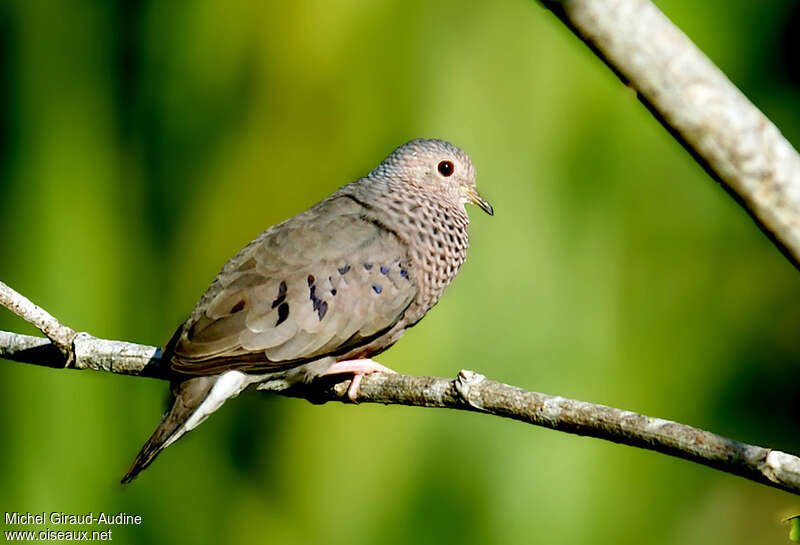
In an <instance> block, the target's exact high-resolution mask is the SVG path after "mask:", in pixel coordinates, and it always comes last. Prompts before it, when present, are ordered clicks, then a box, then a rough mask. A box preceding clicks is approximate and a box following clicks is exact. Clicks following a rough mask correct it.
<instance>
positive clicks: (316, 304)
mask: <svg viewBox="0 0 800 545" xmlns="http://www.w3.org/2000/svg"><path fill="white" fill-rule="evenodd" d="M308 298H309V299H311V302H312V304H313V307H314V310H317V309H319V305H320V303H322V301H321V300H320V298H319V297H317V286H311V289H310V290H309V295H308Z"/></svg>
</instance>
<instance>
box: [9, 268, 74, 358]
mask: <svg viewBox="0 0 800 545" xmlns="http://www.w3.org/2000/svg"><path fill="white" fill-rule="evenodd" d="M0 305H3V306H4V307H6V308H7V309H8V310H10V311H11V312H13V313H14V314H16V315H17V316H19V317H20V318H22V319H23V320H25V321H26V322H29V323H31V324H32V325H33V326H34V327H36V329H38V330H39V331H41V332H42V333H44V334H45V335H47V337H48V338H49V339H50V340H51V341H53V344H54V345H55V346H56V347H57V348H58V349H59V350H60V351H61V353H62V354H64V356H67V361H69V354H70V352H71V351H72V341H73V339H74V338H75V335H76V333H75V331H73V330H72V329H70V328H68V327H67V326H65V325H61V324H60V323H59V322H58V320H56V319H55V318H53V316H51V315H50V313H48V312H47V311H46V310H44V309H43V308H41V307H38V306H36V305H34V304H33V302H31V301H30V299H28V298H27V297H24V296H23V295H20V294H19V293H17V292H16V291H14V290H12V289H11V288H10V287H8V286H7V285H6V284H4V283H3V282H0Z"/></svg>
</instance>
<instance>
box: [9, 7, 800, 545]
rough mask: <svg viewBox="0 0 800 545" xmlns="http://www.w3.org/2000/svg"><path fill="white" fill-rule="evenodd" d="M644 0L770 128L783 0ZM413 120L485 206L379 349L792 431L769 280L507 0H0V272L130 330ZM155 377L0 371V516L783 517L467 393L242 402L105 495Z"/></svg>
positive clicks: (728, 213) (361, 540)
mask: <svg viewBox="0 0 800 545" xmlns="http://www.w3.org/2000/svg"><path fill="white" fill-rule="evenodd" d="M658 5H659V6H660V7H661V8H662V9H663V10H664V11H665V12H666V13H667V14H668V15H669V16H670V17H671V18H672V19H673V20H674V21H675V22H676V23H677V24H678V25H679V26H681V27H682V28H683V29H684V31H685V32H687V34H689V36H690V37H692V38H693V39H694V40H695V41H696V43H697V44H698V45H699V46H700V47H701V48H702V49H703V50H704V51H705V52H706V53H707V54H708V55H709V56H710V57H711V58H712V59H713V60H714V61H715V62H716V63H717V64H718V65H719V66H720V67H721V68H722V69H723V70H724V71H725V72H726V73H727V74H728V76H729V77H730V78H731V79H732V80H733V81H734V82H735V83H736V84H737V85H739V86H740V87H741V88H742V90H743V91H744V92H745V93H746V94H747V95H748V96H749V97H750V98H751V99H752V100H753V101H754V102H755V103H756V104H757V105H758V106H759V107H760V108H761V109H762V110H763V111H764V112H765V113H766V114H767V115H768V116H769V117H770V118H771V119H772V120H773V121H774V122H775V123H776V124H777V125H778V126H779V128H780V129H781V130H782V131H783V133H784V134H785V135H786V136H787V137H788V138H789V139H790V140H791V141H793V142H794V143H795V144H800V115H798V112H800V69H799V68H798V64H797V63H798V60H797V54H798V52H800V41H798V35H800V32H798V22H799V21H800V18H799V17H798V3H797V2H796V1H793V0H782V1H777V0H775V1H768V2H750V1H746V0H741V1H734V2H731V1H730V0H727V1H726V0H708V1H706V2H692V1H690V0H671V1H661V2H658ZM418 136H426V137H438V138H445V139H448V140H451V141H452V142H454V143H455V144H456V145H458V146H461V147H463V148H464V149H465V150H467V151H468V152H469V153H470V154H471V156H472V159H473V162H474V163H475V165H476V168H477V171H478V187H479V188H480V189H481V191H482V192H483V194H484V195H485V196H486V197H487V198H488V199H489V200H490V202H491V203H492V204H493V205H494V207H495V210H496V215H495V216H494V217H493V218H489V217H488V216H485V215H484V214H482V213H481V212H480V211H479V210H477V209H475V208H472V209H471V210H470V214H471V216H472V218H473V220H474V221H473V224H472V248H471V249H470V256H469V259H468V261H467V264H466V265H465V266H464V267H463V269H462V271H461V273H460V275H459V277H458V278H457V279H456V281H455V283H454V284H453V286H452V287H451V288H449V289H448V291H447V293H446V294H445V296H444V298H443V301H442V302H441V304H440V305H439V306H437V307H436V308H435V309H434V310H433V311H432V312H431V313H430V314H429V315H428V317H426V319H425V320H424V321H423V322H422V323H421V324H420V326H419V327H416V328H414V329H413V330H411V331H410V332H409V333H408V334H407V335H406V336H405V338H404V339H403V340H402V341H401V342H400V343H398V345H397V346H396V347H394V348H393V349H392V350H390V351H389V352H387V353H386V354H384V355H383V356H381V358H380V359H381V361H382V362H383V363H385V364H386V365H388V366H390V367H393V368H395V369H397V370H398V371H401V372H405V373H410V374H432V375H440V376H448V377H450V376H454V375H455V374H456V373H457V372H458V370H459V369H462V368H467V369H473V370H477V371H480V372H482V373H484V374H487V375H489V376H490V377H492V378H495V379H497V380H501V381H504V382H508V383H511V384H516V385H519V386H522V387H524V388H527V389H533V390H537V391H542V392H547V393H552V394H559V395H564V396H569V397H575V398H580V399H585V400H587V401H593V402H598V403H605V404H609V405H613V406H617V407H622V408H627V409H631V410H635V411H639V412H643V413H646V414H650V415H654V416H660V417H664V418H670V419H675V420H679V421H681V422H685V423H688V424H692V425H695V426H699V427H702V428H706V429H710V430H714V431H716V432H718V433H721V434H724V435H727V436H730V437H733V438H736V439H739V440H742V441H747V442H753V443H756V444H761V445H766V446H770V447H774V448H779V449H784V450H788V451H791V452H795V453H797V452H800V437H799V436H798V433H797V430H798V429H800V402H799V401H798V397H797V393H796V390H797V388H796V384H797V378H796V377H797V372H798V361H800V342H798V337H800V335H799V332H800V327H799V324H800V306H799V305H798V303H797V302H798V298H800V283H798V275H797V271H796V270H795V269H793V268H792V266H791V265H790V264H789V263H788V262H787V261H786V259H785V258H784V257H783V256H782V255H781V254H780V253H779V252H778V250H777V249H776V248H775V247H774V246H773V245H772V244H771V243H770V242H769V241H768V240H767V239H766V237H765V236H764V235H763V234H762V233H761V232H760V231H759V230H758V229H757V228H756V227H755V225H754V224H753V222H752V221H751V219H750V218H749V217H748V216H747V214H746V213H745V212H744V211H743V210H742V209H741V208H740V207H739V206H738V205H737V204H736V203H735V202H734V201H733V199H731V198H730V197H729V196H728V195H727V194H726V193H725V192H724V191H723V190H722V189H721V188H720V187H719V186H718V185H717V184H716V183H715V182H713V181H712V180H711V179H710V178H709V177H708V176H707V175H706V174H705V173H704V172H703V171H702V169H701V168H700V167H699V166H698V165H697V164H696V163H695V162H694V161H693V160H692V158H691V157H690V156H689V155H688V154H687V153H686V152H685V151H684V150H683V149H682V148H681V147H680V146H679V145H678V144H677V143H676V142H675V141H674V140H673V139H672V138H671V137H670V136H669V135H668V134H667V133H666V131H664V130H663V129H662V128H661V126H660V125H658V124H657V123H656V122H655V121H654V119H653V118H652V117H651V116H650V114H649V113H647V112H646V111H645V109H644V108H643V107H642V106H641V105H640V104H639V103H638V102H637V101H636V99H635V96H634V94H633V93H632V92H631V91H630V90H629V89H627V88H626V87H624V86H623V85H621V84H620V83H619V81H618V80H617V79H616V78H615V77H614V76H613V74H612V73H611V72H610V71H609V70H608V69H607V68H606V67H605V66H604V65H603V64H602V63H601V62H600V61H598V60H597V59H596V58H595V57H594V56H593V55H592V53H590V52H589V50H588V49H587V48H586V47H585V46H584V45H583V44H582V43H581V42H580V41H579V40H578V39H576V38H575V37H574V36H572V35H571V34H570V33H569V32H568V31H567V30H566V29H565V28H564V27H563V25H562V24H561V23H560V22H558V21H557V20H556V19H555V17H553V16H552V15H551V14H550V13H549V12H547V11H545V10H544V9H542V8H541V7H540V6H539V5H538V4H537V3H536V2H534V1H532V0H503V1H501V2H481V3H478V2H466V3H465V2H459V1H456V0H443V1H438V2H430V1H425V0H411V1H409V0H404V1H399V0H393V1H386V2H366V1H357V0H324V1H323V0H315V1H299V2H288V1H287V2H277V1H274V2H237V1H227V2H223V1H219V0H198V1H180V2H178V1H175V2H158V1H149V2H147V1H145V2H131V1H123V0H117V1H108V2H94V1H89V0H86V1H78V0H76V1H50V2H35V1H34V2H28V1H23V0H16V1H15V0H4V1H3V2H2V3H0V203H1V208H0V209H1V210H2V215H0V237H1V238H2V248H3V252H2V257H1V258H0V279H1V280H2V281H4V282H6V283H8V284H10V285H11V286H12V287H14V288H16V289H17V290H19V291H21V292H22V293H24V294H25V295H27V296H29V297H30V298H32V299H33V300H34V301H35V302H37V303H39V304H41V305H42V306H43V307H45V308H46V309H48V310H49V311H50V312H52V313H53V314H54V315H55V316H56V317H58V318H60V319H61V320H63V321H64V322H65V323H66V324H68V325H70V326H71V327H73V328H75V329H78V330H85V331H89V332H91V333H92V334H94V335H97V336H100V337H107V338H114V339H124V340H130V341H135V342H142V343H148V344H162V343H164V342H166V340H167V339H168V338H169V336H170V335H171V333H172V332H173V330H174V328H175V327H176V326H177V324H178V323H180V322H181V321H182V320H183V319H184V318H185V317H186V316H187V314H188V312H189V311H190V310H191V308H192V306H193V305H194V303H195V301H196V299H197V298H198V297H199V296H200V294H201V293H202V292H203V290H204V289H205V288H206V287H207V285H208V283H209V282H210V281H211V279H212V278H213V277H214V275H215V274H216V272H217V271H218V269H219V267H220V266H221V265H222V264H223V263H224V262H225V261H226V260H227V259H228V258H229V257H230V256H231V255H233V254H234V253H235V252H236V251H237V250H238V249H239V248H240V247H241V246H243V245H244V244H245V243H246V242H248V241H249V240H250V239H252V238H253V237H254V236H255V235H256V234H257V233H258V232H260V231H261V230H263V229H264V228H266V227H268V226H269V225H272V224H274V223H276V222H278V221H280V220H282V219H284V218H286V217H288V216H290V215H292V214H295V213H297V212H299V211H301V210H303V209H305V208H306V207H308V206H310V205H312V204H313V203H315V202H316V201H318V200H319V199H321V198H323V197H324V196H326V195H327V194H329V193H330V192H331V191H333V190H334V189H336V188H337V187H339V186H340V185H342V184H344V183H345V182H348V181H352V180H354V179H356V178H357V177H359V176H361V175H364V174H366V173H367V172H368V171H369V170H370V169H371V168H373V167H374V166H375V165H376V164H377V163H378V162H379V161H380V160H381V159H382V158H383V157H384V156H385V155H386V154H387V153H389V152H390V151H391V150H392V149H393V148H394V147H395V146H397V145H399V144H401V143H403V142H405V141H407V140H409V139H411V138H414V137H418ZM0 329H6V330H12V331H19V332H25V333H35V331H34V330H33V329H32V328H31V327H29V326H27V324H24V323H22V322H21V320H19V319H17V318H15V317H14V316H12V315H11V314H10V313H8V312H0ZM165 397H166V385H165V384H164V383H162V382H159V381H154V380H149V379H135V378H126V377H120V376H114V375H111V374H103V373H90V372H72V371H69V372H57V371H54V370H52V369H47V368H38V367H35V366H31V365H22V364H17V363H11V362H0V423H2V424H1V425H2V435H3V439H2V448H1V449H0V506H1V507H2V510H3V511H23V512H24V511H64V512H67V513H85V512H88V511H93V512H95V513H98V512H100V511H104V512H109V513H116V512H119V511H125V512H128V513H132V514H140V515H141V516H142V518H143V523H142V524H141V526H138V527H121V528H115V529H114V534H113V539H114V541H115V542H117V543H183V542H191V543H201V544H202V543H221V542H225V543H235V544H238V543H254V542H263V543H280V544H281V545H285V544H306V543H331V544H348V545H357V544H373V543H390V544H395V543H396V544H401V543H420V544H436V545H441V544H445V543H459V544H479V543H523V542H535V543H578V542H591V543H600V544H602V543H615V544H627V543H630V544H634V543H635V544H638V543H641V542H643V541H647V542H648V543H655V544H661V543H664V544H666V543H681V544H695V543H697V544H700V543H723V542H724V543H728V544H735V543H742V544H745V543H746V544H759V543H765V544H766V543H782V542H786V541H788V539H787V535H788V526H785V525H783V524H782V523H781V518H782V517H784V516H788V515H792V514H798V513H800V500H798V498H796V497H794V496H792V495H790V494H787V493H784V492H780V491H777V490H773V489H770V488H767V487H764V486H761V485H756V484H753V483H750V482H749V481H746V480H744V479H740V478H737V477H733V476H730V475H727V474H724V473H720V472H717V471H713V470H710V469H707V468H704V467H701V466H699V465H695V464H690V463H687V462H684V461H680V460H677V459H673V458H669V457H666V456H663V455H660V454H654V453H650V452H646V451H642V450H637V449H633V448H629V447H623V446H619V445H615V444H611V443H606V442H602V441H599V440H594V439H585V438H579V437H574V436H570V435H566V434H563V433H557V432H553V431H548V430H543V429H538V428H533V427H530V426H525V425H522V424H519V423H514V422H510V421H504V420H501V419H499V418H493V417H486V416H481V415H476V414H466V413H460V412H454V411H444V410H421V409H414V408H407V407H381V406H366V405H365V406H358V407H354V406H345V405H340V404H331V405H327V406H312V405H311V404H309V403H307V402H304V401H302V400H293V399H283V398H273V397H270V396H266V395H258V394H250V395H243V396H241V397H240V398H239V399H237V400H235V401H234V402H231V403H229V404H227V405H226V406H225V407H224V409H223V410H221V411H220V412H219V413H217V414H215V415H214V416H213V417H212V418H211V419H209V421H208V422H207V423H206V424H204V425H203V426H202V427H201V428H200V429H199V431H197V432H195V433H193V434H190V435H189V436H188V437H186V438H185V439H183V440H181V441H180V442H179V443H177V444H176V445H175V446H173V447H171V448H170V449H168V450H167V451H166V453H165V454H164V455H162V456H161V457H160V458H159V459H158V461H157V462H156V463H155V464H154V465H153V466H152V467H151V468H150V469H148V470H147V471H146V472H144V473H143V474H142V475H141V476H140V477H139V479H138V480H137V481H135V482H134V483H133V485H131V486H129V487H122V486H121V485H120V484H118V480H119V478H120V477H121V476H122V473H123V472H124V470H125V469H126V468H127V466H128V464H129V463H130V461H131V460H132V458H133V456H134V455H135V453H136V452H137V450H138V449H139V447H140V446H141V444H142V443H143V442H144V440H145V439H146V437H147V436H148V434H149V433H150V432H151V431H152V429H153V428H154V426H155V424H156V423H157V421H158V419H159V416H160V414H161V411H162V410H163V407H164V403H165ZM4 529H7V527H4ZM62 529H63V528H62ZM101 529H102V528H101Z"/></svg>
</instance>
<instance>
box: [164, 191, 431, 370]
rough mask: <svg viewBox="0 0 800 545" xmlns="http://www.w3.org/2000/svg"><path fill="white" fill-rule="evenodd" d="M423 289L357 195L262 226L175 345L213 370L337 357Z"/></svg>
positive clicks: (190, 365)
mask: <svg viewBox="0 0 800 545" xmlns="http://www.w3.org/2000/svg"><path fill="white" fill-rule="evenodd" d="M416 293H417V289H416V284H415V282H414V271H413V268H412V265H411V260H410V259H409V258H408V252H407V249H406V246H405V245H404V244H403V242H402V241H401V240H400V239H399V238H398V236H397V234H396V233H394V232H393V231H391V230H390V229H388V228H387V227H386V226H384V225H383V224H382V223H381V222H379V221H377V220H375V219H374V218H373V217H372V216H371V214H370V211H369V209H368V208H366V207H365V206H364V205H362V204H361V203H359V202H358V201H356V200H354V199H351V198H349V197H347V196H340V197H338V198H334V199H330V200H327V201H323V202H321V203H320V204H318V205H317V206H315V207H313V208H311V209H310V210H308V211H306V212H303V213H302V214H299V215H297V216H295V217H293V218H291V219H289V220H287V221H285V222H283V223H281V224H279V225H276V226H275V227H272V228H270V229H268V230H267V231H265V232H264V233H262V235H261V236H259V238H257V239H256V240H255V241H253V242H252V243H251V244H250V245H248V246H247V247H246V248H244V249H243V250H242V251H241V252H239V254H237V255H236V256H235V257H234V258H233V259H232V260H231V261H230V262H229V263H228V264H227V265H226V266H225V267H224V268H223V270H222V271H221V272H220V274H219V276H218V277H217V279H216V280H215V281H214V283H213V284H212V285H211V287H210V288H209V290H208V292H207V293H206V294H205V295H204V296H203V298H202V299H201V300H200V302H199V303H198V305H197V307H196V308H195V310H194V312H193V313H192V316H191V317H190V318H189V320H188V321H187V322H186V323H185V324H184V325H183V326H182V328H181V329H180V330H179V332H178V334H177V335H176V336H175V338H174V339H173V341H172V342H171V343H170V345H171V346H170V348H169V349H168V350H170V351H171V353H172V366H173V368H174V369H176V370H178V371H180V372H183V373H190V374H212V373H219V372H221V371H223V370H227V369H233V368H238V369H247V370H251V369H259V368H264V369H268V368H270V367H274V366H276V365H297V364H300V363H303V362H308V361H312V360H315V359H319V358H322V357H326V356H336V355H340V354H344V353H346V352H349V351H351V350H353V349H355V348H357V347H359V346H362V345H365V344H367V343H369V342H371V341H373V340H374V339H376V338H377V337H379V336H380V335H382V334H384V333H385V332H387V331H388V330H389V329H391V328H392V327H393V326H394V325H395V324H396V323H397V322H398V321H399V320H400V319H401V318H402V316H403V313H404V312H405V310H406V309H407V308H408V307H409V305H410V304H411V303H412V301H413V300H414V298H415V296H416Z"/></svg>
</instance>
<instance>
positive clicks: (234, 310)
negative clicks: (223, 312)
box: [230, 301, 244, 314]
mask: <svg viewBox="0 0 800 545" xmlns="http://www.w3.org/2000/svg"><path fill="white" fill-rule="evenodd" d="M243 308H244V301H239V302H238V303H236V304H235V305H233V308H232V309H231V312H230V313H231V314H236V313H237V312H239V311H240V310H242V309H243Z"/></svg>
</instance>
